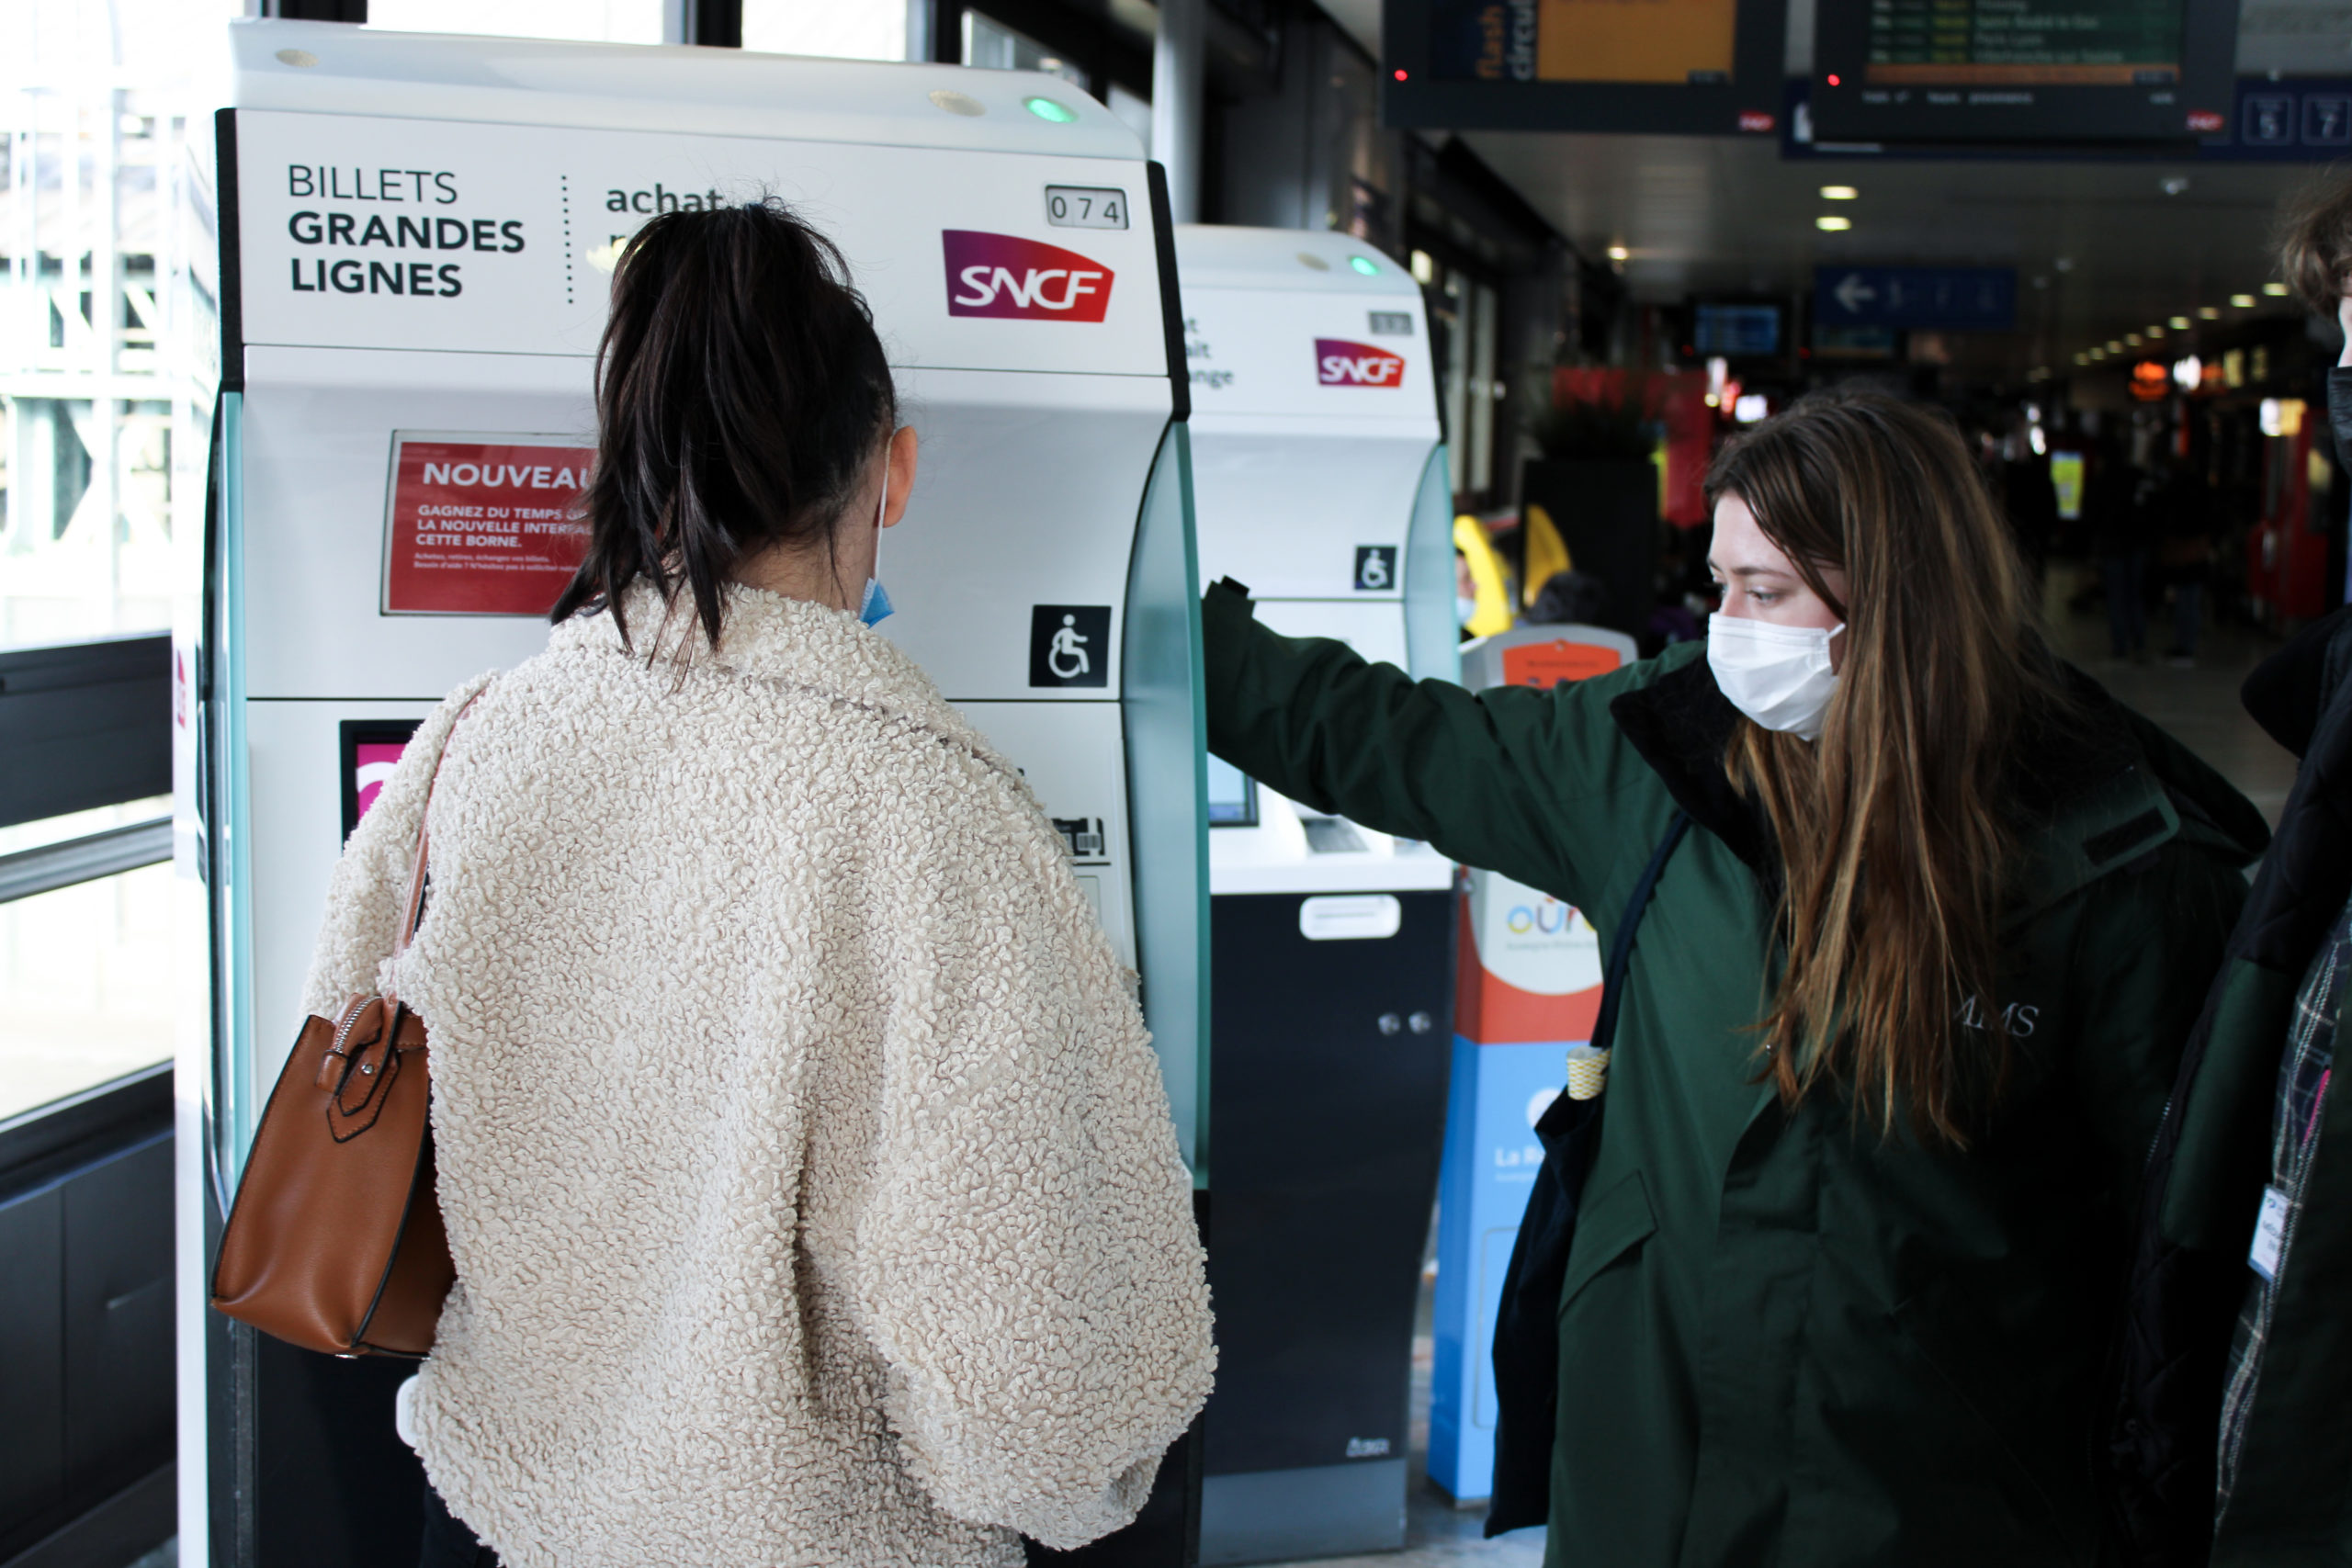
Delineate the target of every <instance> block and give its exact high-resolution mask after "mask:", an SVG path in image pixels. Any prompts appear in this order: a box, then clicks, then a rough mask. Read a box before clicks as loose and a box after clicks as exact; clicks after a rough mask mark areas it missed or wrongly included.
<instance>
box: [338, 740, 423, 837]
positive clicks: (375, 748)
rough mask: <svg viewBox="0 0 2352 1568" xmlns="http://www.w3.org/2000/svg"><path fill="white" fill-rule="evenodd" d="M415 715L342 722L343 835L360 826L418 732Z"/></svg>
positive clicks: (349, 834) (347, 834)
mask: <svg viewBox="0 0 2352 1568" xmlns="http://www.w3.org/2000/svg"><path fill="white" fill-rule="evenodd" d="M418 723H419V721H418V720H416V719H413V718H346V719H345V720H344V721H343V726H342V750H343V769H342V785H343V789H342V793H343V836H344V837H345V838H346V839H348V838H349V837H351V830H352V829H354V828H356V827H358V826H359V819H360V818H362V817H365V816H367V815H368V807H371V806H373V805H375V804H376V796H377V795H380V794H382V793H383V789H384V781H385V780H387V779H389V778H390V777H391V776H392V768H393V766H394V765H395V764H396V763H398V762H399V761H400V760H401V752H402V751H404V750H407V749H408V743H409V739H410V737H412V736H413V735H414V734H415V733H416V727H417V724H418Z"/></svg>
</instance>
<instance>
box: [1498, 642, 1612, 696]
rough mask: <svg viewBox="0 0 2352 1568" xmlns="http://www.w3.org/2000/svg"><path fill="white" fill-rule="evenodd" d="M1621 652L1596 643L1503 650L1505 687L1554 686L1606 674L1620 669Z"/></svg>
mask: <svg viewBox="0 0 2352 1568" xmlns="http://www.w3.org/2000/svg"><path fill="white" fill-rule="evenodd" d="M1617 664H1618V659H1617V650H1616V649H1613V648H1604V647H1602V646H1601V645H1600V644H1599V643H1593V642H1570V641H1568V640H1567V639H1566V637H1562V638H1559V639H1558V640H1556V641H1554V642H1523V643H1521V644H1520V645H1519V646H1518V647H1517V648H1507V649H1503V684H1504V685H1506V686H1543V687H1547V688H1548V687H1552V686H1556V685H1559V684H1560V683H1561V682H1566V681H1581V680H1584V679H1586V678H1587V677H1588V676H1592V675H1606V674H1608V673H1609V671H1611V670H1614V669H1616V668H1617Z"/></svg>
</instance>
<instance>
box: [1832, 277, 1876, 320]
mask: <svg viewBox="0 0 2352 1568" xmlns="http://www.w3.org/2000/svg"><path fill="white" fill-rule="evenodd" d="M1829 295H1830V298H1831V299H1835V300H1837V301H1838V304H1839V305H1841V306H1843V307H1844V308H1845V311H1846V314H1848V315H1849V316H1859V315H1860V314H1861V313H1862V306H1863V305H1864V304H1866V303H1868V302H1869V301H1870V300H1872V299H1877V298H1878V290H1877V289H1875V288H1871V286H1870V285H1869V284H1867V283H1864V282H1863V281H1862V275H1861V274H1860V273H1859V272H1849V273H1848V274H1847V275H1846V276H1843V277H1841V278H1839V279H1838V287H1837V288H1833V289H1831V290H1830V291H1829Z"/></svg>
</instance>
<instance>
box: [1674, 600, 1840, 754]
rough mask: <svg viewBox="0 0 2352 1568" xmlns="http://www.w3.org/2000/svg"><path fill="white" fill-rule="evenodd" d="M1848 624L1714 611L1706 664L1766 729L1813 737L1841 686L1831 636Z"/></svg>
mask: <svg viewBox="0 0 2352 1568" xmlns="http://www.w3.org/2000/svg"><path fill="white" fill-rule="evenodd" d="M1845 629H1846V627H1845V626H1844V625H1843V623H1840V624H1839V625H1838V626H1832V627H1829V628H1827V629H1826V630H1825V629H1823V628H1822V627H1820V626H1774V625H1772V624H1771V623H1770V622H1769V621H1751V620H1747V619H1744V618H1742V617H1739V616H1735V615H1710V616H1708V617H1707V668H1709V669H1710V670H1713V671H1714V672H1715V684H1716V686H1718V687H1719V688H1721V689H1722V691H1723V694H1724V696H1725V697H1727V698H1729V699H1730V700H1731V705H1732V706H1734V707H1736V708H1737V709H1738V710H1739V711H1740V712H1742V713H1744V714H1746V715H1747V716H1748V717H1750V718H1752V719H1754V720H1755V721H1756V722H1757V723H1758V724H1760V725H1762V726H1763V727H1764V728H1767V729H1778V730H1783V731H1786V732H1788V733H1791V734H1793V735H1795V736H1797V737H1798V738H1799V739H1804V740H1811V739H1814V738H1815V737H1816V736H1818V735H1819V734H1820V733H1821V720H1822V716H1823V715H1825V714H1826V713H1827V712H1828V711H1829V699H1830V698H1831V697H1832V696H1834V695H1836V694H1837V691H1838V677H1837V676H1836V674H1834V673H1832V671H1831V670H1830V664H1829V639H1830V638H1832V637H1836V636H1837V635H1838V633H1839V632H1842V631H1844V630H1845Z"/></svg>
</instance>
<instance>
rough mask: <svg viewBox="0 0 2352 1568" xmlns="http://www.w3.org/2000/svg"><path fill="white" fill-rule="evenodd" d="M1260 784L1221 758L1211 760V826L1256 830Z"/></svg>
mask: <svg viewBox="0 0 2352 1568" xmlns="http://www.w3.org/2000/svg"><path fill="white" fill-rule="evenodd" d="M1257 825H1258V781H1257V780H1255V779H1253V778H1251V777H1250V775H1249V774H1247V773H1243V772H1242V771H1241V770H1240V769H1239V768H1237V767H1235V766H1234V765H1233V764H1232V763H1230V762H1228V761H1225V760H1224V759H1222V758H1219V757H1211V758H1210V759H1209V826H1210V827H1212V828H1255V827H1256V826H1257Z"/></svg>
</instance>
